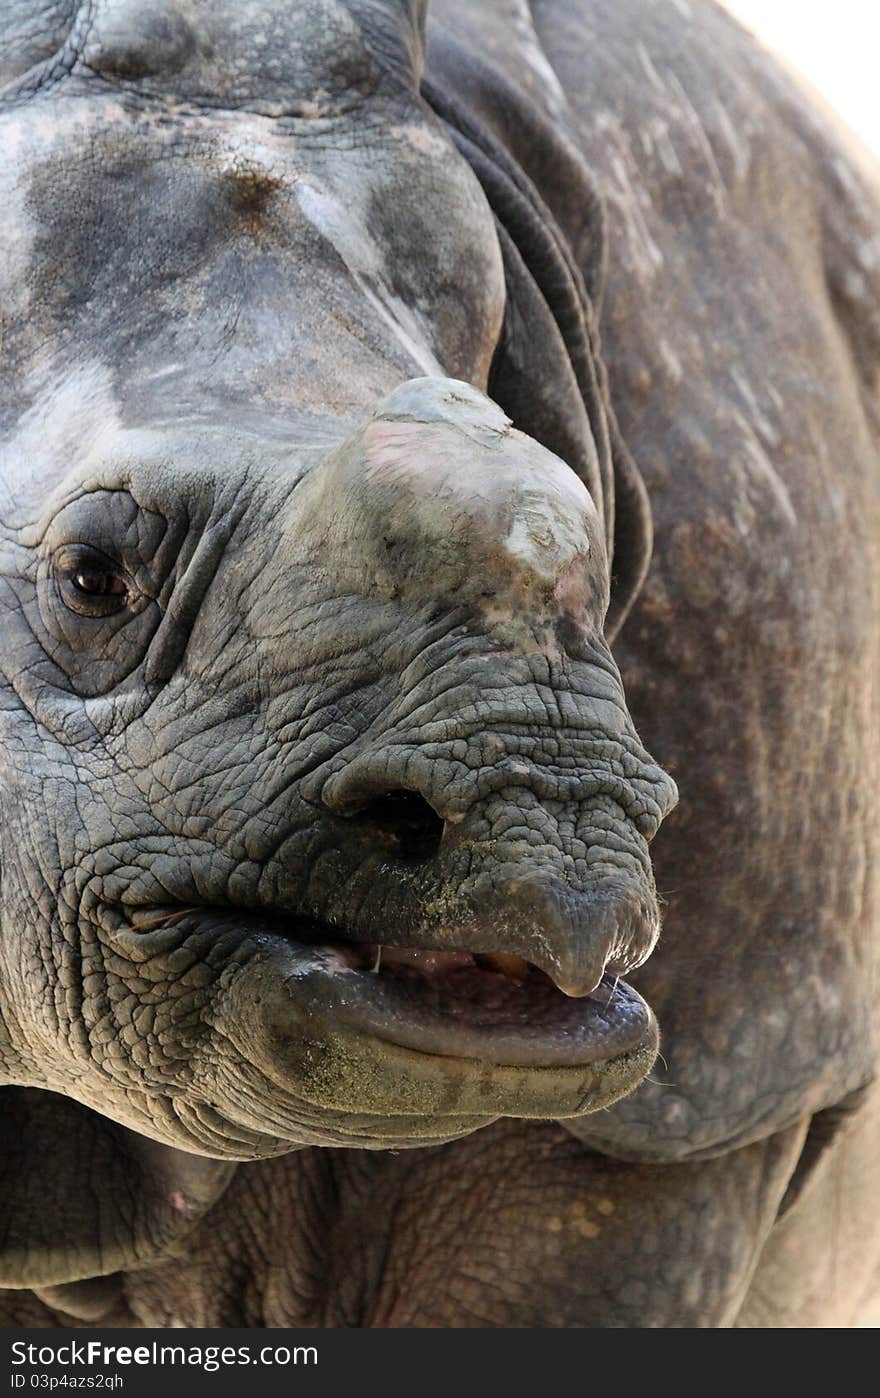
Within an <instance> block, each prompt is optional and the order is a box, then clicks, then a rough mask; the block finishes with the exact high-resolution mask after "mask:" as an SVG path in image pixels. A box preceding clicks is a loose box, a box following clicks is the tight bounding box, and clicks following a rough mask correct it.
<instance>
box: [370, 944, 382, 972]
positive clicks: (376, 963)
mask: <svg viewBox="0 0 880 1398" xmlns="http://www.w3.org/2000/svg"><path fill="white" fill-rule="evenodd" d="M381 965H382V947H381V945H379V946H377V947H376V960H375V961H374V962H373V964H372V966H371V967H370V970H371V971H372V973H373V975H374V976H375V975H378V973H379V967H380V966H381Z"/></svg>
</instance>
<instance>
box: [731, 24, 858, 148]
mask: <svg viewBox="0 0 880 1398" xmlns="http://www.w3.org/2000/svg"><path fill="white" fill-rule="evenodd" d="M724 3H725V4H726V6H727V8H728V9H729V10H731V11H732V12H733V13H734V14H735V15H736V16H737V18H738V19H740V20H742V22H743V23H744V24H746V25H747V26H748V28H749V29H752V30H753V31H754V32H755V33H756V34H758V35H759V36H760V37H761V39H762V40H763V41H764V43H765V44H767V45H768V46H769V47H770V48H773V49H775V50H776V52H777V53H780V54H782V55H783V56H784V57H785V58H786V60H787V61H788V63H789V64H790V65H792V66H793V67H795V68H798V69H799V70H800V72H801V73H802V74H803V75H804V77H806V78H808V79H809V81H810V82H811V83H812V84H813V86H814V87H816V88H818V89H819V91H820V92H821V93H822V94H823V96H824V97H825V98H826V99H827V101H828V102H830V103H831V105H832V107H835V108H836V109H837V111H838V112H839V113H840V115H841V116H842V117H843V118H844V120H845V121H846V122H848V124H849V125H850V126H851V127H852V129H853V130H854V131H855V132H856V133H857V134H858V135H859V136H860V137H861V139H862V140H863V141H864V142H865V144H866V145H868V146H870V147H871V148H872V150H873V151H874V154H875V155H876V156H878V157H880V0H724Z"/></svg>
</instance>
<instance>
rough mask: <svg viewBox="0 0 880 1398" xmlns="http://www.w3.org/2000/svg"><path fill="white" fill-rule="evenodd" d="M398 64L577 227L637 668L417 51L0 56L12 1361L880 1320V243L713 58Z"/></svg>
mask: <svg viewBox="0 0 880 1398" xmlns="http://www.w3.org/2000/svg"><path fill="white" fill-rule="evenodd" d="M74 11H76V13H74ZM433 14H434V15H435V17H436V19H437V20H438V21H440V22H442V23H443V24H445V25H446V26H448V32H452V33H454V34H457V35H458V36H459V38H460V39H461V40H462V42H463V43H464V44H465V45H466V46H467V47H468V49H469V50H470V51H471V52H473V53H475V54H479V55H480V56H481V58H482V59H487V60H490V61H491V63H492V64H493V65H494V67H495V70H496V71H497V72H499V73H501V74H504V73H506V74H508V76H509V77H510V78H511V80H512V81H513V83H514V84H515V85H517V86H518V88H519V90H520V91H521V92H523V93H524V94H527V95H530V97H531V100H532V101H533V102H534V103H536V104H537V106H538V107H539V108H540V109H542V110H543V111H544V114H545V115H546V117H547V119H548V121H549V122H551V123H552V124H553V125H554V127H555V128H556V129H557V130H561V131H562V132H563V133H564V135H565V137H566V139H568V140H570V141H571V142H572V144H573V145H574V146H575V147H577V149H578V150H579V151H580V152H581V153H582V155H583V156H584V157H585V159H586V162H587V164H588V166H589V168H590V170H591V171H592V173H593V176H594V178H595V179H596V181H597V183H598V186H599V189H600V191H601V193H602V195H603V197H604V199H605V203H606V207H607V217H608V237H607V276H608V282H607V287H606V292H605V308H604V312H603V321H602V325H603V353H604V357H605V362H606V365H607V369H608V375H609V382H610V395H611V400H612V401H613V404H614V407H615V409H616V412H617V417H618V420H619V423H620V426H621V428H622V431H623V436H624V438H625V440H626V441H627V443H628V445H629V447H630V449H631V451H632V452H633V454H634V456H635V458H636V460H637V462H638V464H639V466H640V468H641V471H642V473H643V475H644V477H645V480H646V483H647V487H648V494H649V497H650V502H651V509H652V513H653V517H654V529H655V547H654V561H653V564H652V568H651V572H650V574H649V577H648V580H647V583H646V585H645V587H644V589H643V590H642V593H641V595H640V597H639V599H638V601H637V602H636V605H635V607H634V609H633V611H632V613H631V614H630V617H629V619H628V621H627V622H626V625H625V627H624V629H623V631H622V632H621V634H620V635H619V637H618V638H617V639H616V640H615V643H614V651H615V657H616V662H617V664H615V661H614V660H612V658H611V653H610V651H609V647H608V644H607V641H606V639H605V637H604V635H603V624H604V618H605V612H606V608H607V606H608V601H609V589H610V587H611V583H610V575H611V560H610V559H609V556H608V543H609V539H610V537H611V533H610V520H611V515H610V511H611V502H610V500H609V499H605V498H603V499H598V498H595V492H594V494H593V495H592V496H591V493H590V491H588V490H587V488H586V487H585V485H584V484H583V483H582V482H581V481H580V480H579V479H578V477H577V475H576V474H575V473H574V471H573V470H572V469H571V468H570V466H569V465H567V464H565V463H564V462H562V461H560V460H559V459H558V457H556V456H554V455H553V454H552V453H551V452H550V451H548V450H547V449H546V447H545V446H542V445H540V444H539V443H537V442H536V441H534V440H532V439H531V438H529V437H527V436H525V435H524V434H522V433H521V432H519V431H517V430H516V429H515V427H514V426H512V425H511V421H510V418H511V417H513V418H514V420H515V418H516V410H515V405H513V406H511V405H505V406H506V407H507V414H508V415H506V414H505V412H503V411H502V410H501V409H500V408H499V407H498V406H497V405H496V404H494V403H493V402H491V401H490V400H489V399H488V398H487V397H486V396H485V389H486V388H487V386H488V382H489V372H490V366H491V364H492V359H493V354H494V353H495V349H496V344H497V342H498V339H499V334H500V333H501V326H502V319H503V316H504V309H505V297H506V290H505V277H504V270H503V267H502V260H501V251H500V249H499V243H498V236H497V234H496V230H495V225H494V222H493V218H492V215H491V213H490V210H489V207H488V205H487V202H486V199H485V197H484V195H483V192H482V191H481V188H480V186H479V184H478V183H477V180H476V179H475V177H474V175H473V173H472V171H471V169H470V168H469V166H468V164H467V162H466V161H465V160H464V159H463V157H462V156H461V154H459V153H458V151H457V150H456V149H455V147H454V146H453V144H452V142H451V140H450V139H449V136H448V135H447V134H446V132H445V130H444V128H443V127H442V125H441V124H440V122H439V121H438V120H437V118H436V117H435V116H434V115H433V113H432V112H431V111H430V110H429V108H428V107H427V106H426V105H425V103H424V102H423V101H421V100H420V98H419V97H418V95H417V92H418V80H419V73H420V71H421V67H422V63H423V23H424V18H425V16H424V13H423V7H422V6H421V5H419V4H418V3H417V0H414V3H412V4H409V3H405V0H372V2H370V0H347V3H342V2H341V0H310V3H296V4H289V3H287V4H282V3H281V2H280V0H258V3H253V4H249V5H247V6H243V5H233V4H232V3H231V0H229V3H228V4H227V3H220V4H211V5H210V6H209V5H207V4H200V3H197V2H196V0H150V2H149V3H146V2H145V0H139V3H134V0H95V3H92V4H83V5H82V6H80V7H79V9H77V7H76V6H75V5H73V4H71V3H64V0H59V2H58V3H54V4H52V3H50V4H45V5H36V4H35V3H33V2H32V0H26V3H23V2H22V3H19V0H4V3H3V4H2V5H0V29H2V31H3V39H4V42H3V44H2V49H0V52H2V57H0V64H2V65H3V67H4V68H5V70H6V71H4V72H3V74H2V76H3V78H4V80H5V81H6V82H8V84H9V87H8V88H7V89H6V92H7V97H6V99H5V101H4V102H3V104H2V106H0V143H2V146H0V148H2V152H3V160H2V179H3V181H4V190H3V198H2V204H0V248H2V258H0V277H2V306H3V316H4V349H3V354H4V359H3V370H4V373H3V382H2V403H0V407H2V415H3V416H2V423H3V438H2V474H0V606H2V609H3V615H2V624H0V678H2V690H0V695H2V700H0V751H2V759H0V792H2V831H0V835H2V843H0V851H2V885H0V888H2V894H0V897H2V904H0V913H2V936H0V1014H2V1019H0V1081H2V1082H3V1083H4V1084H5V1086H3V1087H2V1088H0V1102H2V1109H3V1116H2V1123H0V1138H2V1139H0V1145H2V1153H0V1174H2V1180H0V1199H2V1203H0V1285H2V1286H3V1287H5V1288H6V1291H5V1292H3V1293H0V1294H2V1297H3V1299H2V1300H0V1317H2V1319H4V1320H5V1321H6V1322H7V1323H11V1324H38V1325H52V1324H67V1323H76V1322H77V1321H82V1320H88V1321H92V1320H96V1319H101V1320H103V1321H106V1322H108V1323H121V1324H126V1323H128V1324H130V1323H145V1324H154V1325H172V1324H174V1325H210V1324H240V1325H248V1326H255V1325H264V1324H270V1325H278V1324H280V1325H299V1324H304V1325H346V1326H411V1325H433V1326H447V1325H448V1326H452V1325H489V1326H500V1325H524V1326H543V1325H549V1326H560V1325H562V1326H608V1325H615V1326H619V1325H625V1326H629V1325H633V1326H645V1325H651V1326H679V1325H688V1326H690V1325H701V1326H728V1325H733V1324H745V1325H810V1324H826V1325H827V1324H843V1325H849V1324H852V1323H854V1322H855V1321H856V1319H857V1317H858V1315H859V1312H860V1307H861V1306H862V1304H863V1303H864V1302H865V1300H866V1299H867V1298H868V1297H869V1296H870V1294H871V1290H872V1283H873V1281H874V1278H875V1276H876V1273H877V1268H878V1262H880V1230H878V1224H877V1221H876V1210H875V1209H873V1208H872V1205H873V1200H874V1199H875V1198H876V1191H877V1189H878V1186H880V1180H878V1178H877V1173H878V1167H877V1163H876V1162H877V1159H878V1156H880V1151H878V1140H877V1136H878V1131H880V1126H878V1124H877V1123H878V1115H880V1113H878V1108H877V1103H876V1095H877V1094H876V1090H875V1089H873V1088H872V1087H871V1082H872V1078H873V1073H874V1056H873V1033H874V1026H873V1018H874V1016H875V1015H876V1008H875V999H876V996H875V994H874V993H873V987H874V984H875V980H874V966H875V959H876V945H877V935H876V918H877V906H876V904H877V891H876V878H875V874H874V869H875V867H876V855H877V850H876V843H877V839H878V830H880V821H878V811H877V796H876V793H877V790H878V771H877V751H878V714H877V654H878V645H877V617H878V615H880V607H878V601H880V598H878V595H877V594H878V580H880V555H878V544H877V541H878V538H880V499H878V480H880V473H878V464H880V461H878V400H877V386H878V375H877V367H878V359H880V355H878V346H880V314H878V305H880V294H878V293H880V285H878V280H880V254H878V244H877V232H876V230H877V227H878V207H877V201H876V197H875V196H874V195H872V194H871V193H870V192H869V188H870V187H869V185H868V184H867V183H866V181H865V178H864V177H863V175H862V174H861V173H860V171H859V167H858V161H857V159H856V157H855V156H854V155H853V154H852V153H851V152H850V153H847V152H846V151H845V150H844V147H843V145H841V144H839V138H838V136H837V135H836V134H834V133H833V132H832V131H831V130H830V128H829V126H828V119H827V118H826V117H824V116H822V115H820V114H819V113H817V112H816V111H815V110H814V109H813V108H812V107H811V106H810V105H809V104H808V103H807V102H806V101H805V99H804V98H802V96H801V95H800V94H799V93H798V91H797V90H796V88H795V87H794V86H793V85H792V83H791V82H790V81H789V79H788V78H787V77H786V76H785V75H783V74H781V73H780V72H779V70H778V69H777V68H776V67H775V66H774V65H773V64H771V62H770V61H769V60H768V59H767V58H765V57H764V56H763V55H762V54H761V53H760V52H758V51H757V50H756V48H755V47H754V46H753V44H752V43H751V41H747V39H746V38H745V36H744V35H743V34H742V33H741V31H739V30H738V29H737V28H736V27H735V26H734V25H733V23H732V22H731V21H729V20H728V19H727V18H726V17H725V16H723V15H722V14H721V13H720V12H719V11H717V10H716V9H715V8H714V7H710V6H708V5H699V6H698V5H696V4H694V5H691V4H683V3H680V0H679V3H673V0H658V3H656V4H652V5H644V4H642V3H639V2H638V0H614V3H611V0H535V3H532V4H531V5H530V6H527V5H526V4H525V3H524V2H520V0H516V3H511V2H508V0H492V2H491V3H490V2H489V0H486V3H482V4H481V5H480V6H479V7H475V6H472V5H465V4H458V3H451V2H450V3H441V4H437V5H436V6H435V8H434V11H433ZM442 36H443V31H442V29H440V28H438V29H436V30H434V31H433V33H432V35H431V44H430V47H429V53H428V63H429V68H430V66H431V64H432V63H433V62H434V59H433V54H434V52H435V49H436V54H437V57H436V72H435V75H434V76H435V81H436V82H438V83H440V84H441V85H442V84H443V82H444V81H446V82H449V83H450V84H454V82H455V81H456V78H455V75H454V74H452V73H447V74H445V73H444V67H443V52H444V50H443V37H442ZM460 80H461V81H462V82H466V80H467V75H464V76H461V75H460ZM471 95H472V96H473V98H474V102H475V106H476V108H477V109H479V107H480V98H481V96H482V95H483V94H481V93H479V92H478V91H476V90H474V91H473V92H472V94H471ZM490 108H491V102H490V101H489V99H488V98H487V99H486V105H485V108H484V113H483V114H484V116H485V117H486V119H487V120H494V121H496V122H497V121H498V120H499V113H498V111H497V110H494V111H492V110H490ZM513 115H515V114H508V116H509V117H510V121H511V127H512V125H513ZM501 118H504V113H503V112H502V113H501ZM532 157H533V167H534V168H529V151H528V150H526V149H521V150H520V151H519V158H520V160H521V163H522V165H523V168H524V169H525V170H526V173H528V174H530V175H531V177H532V178H533V179H534V180H535V181H536V183H537V184H538V185H539V187H541V181H542V177H543V178H544V179H546V180H551V179H552V170H550V169H549V168H548V167H546V166H545V168H544V170H543V175H542V168H541V158H540V152H539V151H534V152H532ZM557 193H558V191H557ZM577 217H578V214H577V210H576V209H575V210H569V211H568V212H567V215H566V218H567V224H568V226H567V227H566V232H567V233H568V235H569V236H570V237H571V239H572V242H573V245H574V244H576V242H577V228H576V222H577ZM563 222H565V220H563ZM584 256H585V257H586V256H587V253H586V251H584ZM582 271H583V274H584V276H585V277H586V278H588V279H589V273H590V268H589V267H588V266H586V265H584V266H583V267H582ZM621 564H622V561H621V560H620V559H616V560H615V562H614V568H615V570H617V569H618V567H620V566H621ZM102 570H103V571H102ZM96 572H97V573H98V574H100V576H101V577H103V578H105V579H106V578H108V577H109V578H120V579H121V580H122V583H121V585H122V594H121V599H120V597H117V596H115V595H113V594H112V593H111V595H110V596H109V597H107V596H100V597H98V598H97V600H96V597H95V592H94V589H92V590H91V591H90V590H89V589H88V588H87V589H85V590H83V588H82V587H81V585H80V583H78V582H77V579H80V581H81V580H82V578H83V577H84V575H89V576H92V577H93V576H94V575H95V573H96ZM618 666H620V671H619V670H618V668H617V667H618ZM621 672H622V675H623V684H622V683H621ZM624 688H625V691H626V696H627V699H626V701H625V700H624ZM634 720H635V722H634ZM637 733H638V734H640V735H641V738H642V739H644V741H645V742H646V743H647V748H648V750H649V751H650V752H656V754H657V755H658V757H659V758H660V759H661V760H662V762H663V764H664V768H663V769H661V768H660V767H659V766H658V765H657V764H656V763H655V761H654V760H653V759H652V758H651V757H650V756H649V751H648V750H646V748H645V747H644V746H643V745H642V741H641V740H640V738H639V737H637ZM664 769H665V770H664ZM667 772H670V773H672V774H673V776H674V778H675V780H676V781H677V782H678V784H679V786H680V787H681V790H682V800H681V803H680V805H679V806H678V809H677V810H676V812H675V814H674V815H672V816H671V818H670V820H669V821H668V823H667V825H666V826H665V827H664V829H663V832H662V834H661V835H660V837H659V838H658V840H657V843H656V845H655V846H653V847H652V850H651V854H652V856H653V862H654V872H653V873H652V868H651V860H650V859H649V855H648V844H649V842H650V840H651V839H652V838H653V836H654V834H655V833H656V831H657V828H658V826H659V824H660V822H661V820H662V819H663V817H664V816H665V815H666V814H668V813H669V812H670V811H671V809H672V807H673V805H674V803H675V786H674V783H673V781H672V779H671V778H670V776H668V775H667ZM389 793H396V795H391V796H390V797H389ZM400 793H405V794H404V795H403V796H401V795H400ZM655 876H656V881H657V886H658V887H659V888H660V890H661V893H662V895H663V898H664V901H665V904H666V907H665V910H664V932H663V937H662V939H661V941H660V944H659V947H658V949H657V950H656V951H655V952H654V954H653V956H651V959H650V960H649V961H646V959H647V957H648V956H649V954H650V953H651V951H652V948H653V946H654V943H655V941H656V937H657V933H658V928H659V913H658V898H657V894H656V891H655V882H654V880H655ZM362 943H368V944H370V946H369V947H368V948H366V949H364V950H361V949H359V947H358V944H362ZM377 945H381V946H382V947H383V948H384V949H385V950H384V951H383V953H382V956H381V957H379V958H378V967H376V965H375V962H374V961H373V959H372V958H373V957H374V954H375V951H376V946H377ZM418 949H422V954H421V956H420V955H419V950H418ZM424 949H433V951H434V952H435V953H437V955H436V956H435V957H433V958H432V957H431V956H430V955H427V954H426V952H425V950H424ZM463 951H464V952H468V953H476V954H480V955H483V956H485V955H489V956H490V957H495V958H497V954H499V953H502V954H504V955H505V957H506V958H507V959H506V960H502V961H499V960H497V959H495V960H493V961H490V962H488V963H486V962H484V963H482V969H479V970H478V969H477V966H476V965H475V964H474V963H472V962H468V961H467V958H462V957H460V958H458V959H456V957H455V956H454V955H453V953H456V952H463ZM444 953H445V954H446V959H445V960H444V956H443V954H444ZM407 958H408V959H409V966H408V967H407V965H405V964H402V963H405V962H406V961H407ZM513 958H521V960H513ZM523 962H528V963H531V965H532V966H533V967H536V968H538V970H534V971H530V972H529V973H528V977H527V979H526V980H525V981H523V980H522V979H521V975H522V963H523ZM643 962H646V964H645V965H644V966H643V968H642V969H641V970H639V971H638V973H637V974H636V975H634V976H632V975H630V973H631V972H632V971H633V970H634V968H635V967H637V966H641V965H642V963H643ZM465 963H467V964H465ZM622 976H627V978H628V980H631V981H632V983H633V984H634V985H635V986H636V987H637V989H638V991H640V992H641V994H642V995H643V996H644V997H645V1000H647V1002H648V1003H649V1004H650V1006H651V1007H652V1009H653V1012H654V1013H655V1014H656V1016H657V1019H658V1020H659V1023H660V1028H661V1032H662V1036H663V1058H662V1059H658V1060H657V1061H656V1064H654V1057H655V1052H656V1042H657V1040H656V1025H655V1021H654V1015H653V1014H652V1012H651V1010H648V1009H647V1008H646V1006H645V1004H644V1002H643V1001H642V1000H641V999H640V998H639V996H638V995H637V994H636V993H635V991H634V990H631V989H629V987H628V985H627V983H626V982H624V981H622V980H621V981H620V983H619V984H618V985H617V987H616V989H615V990H614V992H613V994H612V989H613V987H614V985H615V982H616V981H617V979H618V977H622ZM652 1064H654V1066H653V1068H652ZM649 1069H650V1070H651V1072H650V1076H649V1077H646V1074H648V1072H649ZM615 1103H616V1105H612V1104H615ZM602 1107H605V1108H606V1110H599V1109H600V1108H602ZM405 1146H408V1147H419V1149H409V1150H400V1149H398V1148H400V1147H405ZM389 1147H393V1148H394V1149H393V1150H391V1151H389V1149H388V1148H389Z"/></svg>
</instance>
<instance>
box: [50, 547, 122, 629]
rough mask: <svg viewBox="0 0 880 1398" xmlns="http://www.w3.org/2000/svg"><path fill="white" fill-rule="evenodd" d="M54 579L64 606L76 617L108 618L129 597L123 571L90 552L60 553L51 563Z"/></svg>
mask: <svg viewBox="0 0 880 1398" xmlns="http://www.w3.org/2000/svg"><path fill="white" fill-rule="evenodd" d="M55 577H56V579H57V581H58V587H59V590H60V592H61V598H62V601H63V602H64V604H65V606H67V607H69V608H70V610H71V611H73V612H78V613H79V614H80V616H91V617H104V616H112V615H113V614H114V613H116V612H121V611H122V610H123V609H124V608H125V606H126V605H127V604H128V600H129V597H130V595H131V584H130V582H129V579H128V577H127V575H126V573H125V570H124V569H123V568H122V567H121V566H120V565H119V564H118V563H115V562H114V561H113V560H112V559H111V558H108V557H107V555H106V554H103V553H101V552H100V551H99V550H98V549H94V548H87V547H85V546H78V547H75V548H66V549H63V550H62V551H61V554H60V555H59V556H58V557H57V558H56V560H55Z"/></svg>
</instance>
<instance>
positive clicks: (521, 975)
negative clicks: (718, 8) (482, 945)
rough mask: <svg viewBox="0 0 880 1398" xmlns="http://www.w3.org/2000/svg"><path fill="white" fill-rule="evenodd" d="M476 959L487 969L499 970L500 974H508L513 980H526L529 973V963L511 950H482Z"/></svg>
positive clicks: (478, 963)
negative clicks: (514, 954)
mask: <svg viewBox="0 0 880 1398" xmlns="http://www.w3.org/2000/svg"><path fill="white" fill-rule="evenodd" d="M474 960H475V961H476V963H477V965H478V966H483V967H485V969H486V970H487V971H497V972H498V974H499V975H500V976H507V977H508V978H509V979H510V980H512V981H524V980H525V978H526V976H527V975H528V974H529V963H528V962H527V961H524V960H523V958H522V957H521V956H513V955H512V953H511V952H509V951H490V952H481V953H480V955H479V956H475V957H474Z"/></svg>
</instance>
